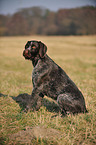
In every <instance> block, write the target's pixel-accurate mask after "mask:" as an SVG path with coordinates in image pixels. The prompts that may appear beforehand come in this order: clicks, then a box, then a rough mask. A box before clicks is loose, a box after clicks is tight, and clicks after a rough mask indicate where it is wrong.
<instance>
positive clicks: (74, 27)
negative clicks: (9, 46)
mask: <svg viewBox="0 0 96 145" xmlns="http://www.w3.org/2000/svg"><path fill="white" fill-rule="evenodd" d="M33 34H39V35H88V34H96V7H82V8H74V9H60V10H58V11H57V12H52V11H50V10H48V9H44V8H41V7H32V8H26V9H22V10H19V11H18V12H16V13H15V14H14V15H7V16H4V15H0V35H1V36H4V35H7V36H11V35H33Z"/></svg>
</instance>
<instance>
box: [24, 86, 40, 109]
mask: <svg viewBox="0 0 96 145" xmlns="http://www.w3.org/2000/svg"><path fill="white" fill-rule="evenodd" d="M42 98H43V95H42V93H40V91H39V90H38V89H37V88H34V89H33V91H32V94H31V96H30V99H29V103H28V105H27V108H26V109H27V110H32V111H35V110H39V108H40V107H41V105H42Z"/></svg>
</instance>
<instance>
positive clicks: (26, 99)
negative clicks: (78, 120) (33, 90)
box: [0, 93, 60, 113]
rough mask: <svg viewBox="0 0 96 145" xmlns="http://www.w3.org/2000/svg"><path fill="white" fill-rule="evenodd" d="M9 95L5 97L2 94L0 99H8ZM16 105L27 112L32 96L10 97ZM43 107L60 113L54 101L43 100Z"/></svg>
mask: <svg viewBox="0 0 96 145" xmlns="http://www.w3.org/2000/svg"><path fill="white" fill-rule="evenodd" d="M7 96H8V95H4V94H2V93H0V97H7ZM10 97H11V98H12V99H13V100H14V101H16V103H18V104H19V106H20V108H21V111H26V106H27V105H28V102H29V100H30V95H29V94H27V93H24V94H19V95H18V96H17V97H14V96H10ZM42 105H43V106H45V107H46V109H47V110H48V111H49V112H56V113H59V111H60V110H59V107H58V105H57V104H56V103H55V102H54V101H50V100H49V99H47V98H43V102H42Z"/></svg>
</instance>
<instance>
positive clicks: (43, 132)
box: [0, 36, 96, 145]
mask: <svg viewBox="0 0 96 145" xmlns="http://www.w3.org/2000/svg"><path fill="white" fill-rule="evenodd" d="M33 39H34V40H40V41H42V42H44V43H45V44H46V45H47V46H48V51H47V53H48V55H49V56H50V57H51V58H52V59H53V60H54V61H55V62H56V63H57V64H58V65H60V66H61V67H62V68H63V69H64V70H65V72H66V73H67V74H68V75H69V76H70V78H71V79H72V80H73V81H74V82H75V83H76V85H77V86H78V87H79V88H80V90H81V91H82V93H83V95H84V98H85V101H86V106H87V109H88V111H89V112H88V113H87V114H78V115H68V116H66V117H61V114H60V112H59V110H58V106H57V105H56V103H55V102H54V101H53V100H52V99H50V98H48V97H47V96H45V97H44V101H43V104H44V105H43V106H42V107H41V108H40V110H39V111H36V112H27V113H25V112H23V106H22V105H19V104H18V103H17V102H15V100H14V99H13V97H16V96H17V95H19V94H22V93H28V94H31V91H32V83H31V74H32V69H33V66H32V64H31V62H30V61H28V60H25V59H24V57H23V56H22V52H23V49H24V45H25V43H26V42H27V41H28V40H33ZM95 125H96V36H66V37H64V36H58V37H57V36H52V37H50V36H24V37H1V38H0V144H1V145H9V144H12V145H19V144H22V145H27V144H28V145H39V144H40V145H95V144H96V126H95Z"/></svg>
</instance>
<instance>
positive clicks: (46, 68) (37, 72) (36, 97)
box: [23, 40, 87, 115]
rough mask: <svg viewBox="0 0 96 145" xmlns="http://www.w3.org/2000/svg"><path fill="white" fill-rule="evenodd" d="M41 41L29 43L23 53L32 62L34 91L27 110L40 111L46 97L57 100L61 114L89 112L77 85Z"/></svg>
mask: <svg viewBox="0 0 96 145" xmlns="http://www.w3.org/2000/svg"><path fill="white" fill-rule="evenodd" d="M46 51H47V47H46V45H45V44H44V43H42V42H41V41H33V40H32V41H28V42H27V44H26V45H25V50H24V51H23V56H24V57H25V59H29V60H31V61H32V64H33V66H34V69H33V72H32V82H33V90H32V94H31V96H30V101H29V103H28V105H27V109H32V110H38V109H39V108H40V106H41V105H42V98H43V97H44V95H46V96H48V97H51V98H53V99H54V100H57V103H58V105H59V107H60V110H61V113H63V114H65V115H66V114H67V113H72V114H74V113H80V112H83V113H85V112H87V109H86V106H85V100H84V97H83V95H82V93H81V92H80V90H79V89H78V88H77V86H76V85H75V83H74V82H73V81H72V80H71V79H70V78H69V77H68V75H67V74H66V73H65V72H64V70H63V69H62V68H61V67H60V66H58V65H57V64H56V63H55V62H54V61H53V60H52V59H51V58H50V57H49V56H48V55H47V54H46Z"/></svg>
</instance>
